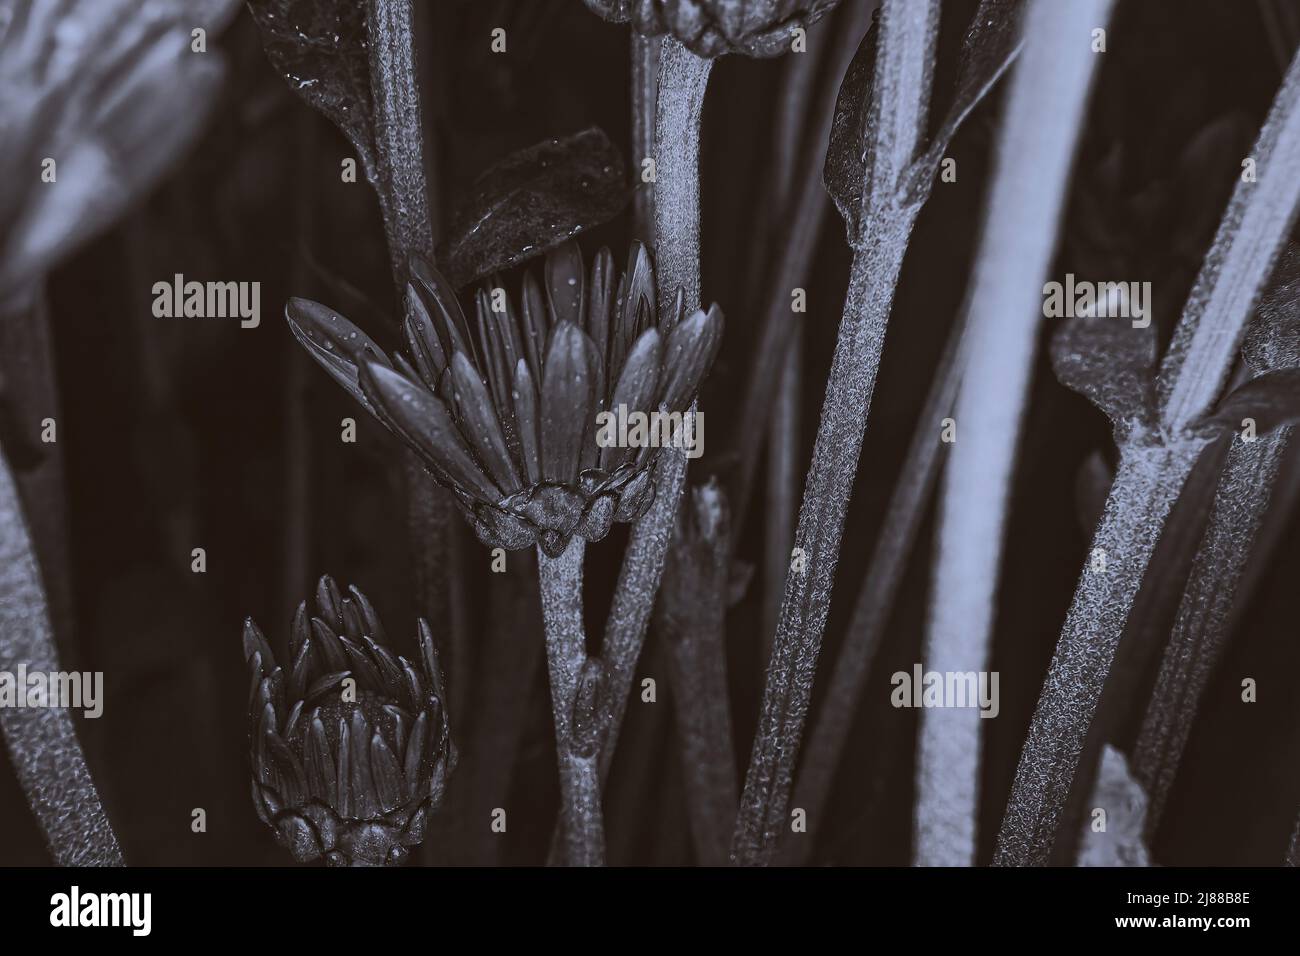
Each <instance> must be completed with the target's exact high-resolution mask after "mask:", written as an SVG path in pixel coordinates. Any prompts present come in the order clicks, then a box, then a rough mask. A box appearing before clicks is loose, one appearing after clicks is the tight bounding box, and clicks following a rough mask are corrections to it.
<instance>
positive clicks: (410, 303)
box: [402, 282, 447, 391]
mask: <svg viewBox="0 0 1300 956" xmlns="http://www.w3.org/2000/svg"><path fill="white" fill-rule="evenodd" d="M402 331H403V332H404V333H405V335H406V348H407V351H409V352H410V353H411V358H412V359H414V361H415V366H416V368H417V369H418V370H419V372H420V378H421V380H422V381H423V382H424V384H425V385H427V386H429V391H434V390H436V389H437V387H438V379H439V378H441V376H442V372H443V369H445V368H446V367H447V353H446V352H445V351H443V347H442V342H441V341H440V340H439V339H438V333H437V330H436V328H435V327H434V324H433V318H432V317H431V316H430V315H429V309H428V307H427V306H426V305H425V304H424V299H423V298H422V297H421V296H420V293H419V292H417V291H416V288H415V286H414V285H412V284H411V283H409V282H408V283H407V284H406V321H405V322H403V323H402Z"/></svg>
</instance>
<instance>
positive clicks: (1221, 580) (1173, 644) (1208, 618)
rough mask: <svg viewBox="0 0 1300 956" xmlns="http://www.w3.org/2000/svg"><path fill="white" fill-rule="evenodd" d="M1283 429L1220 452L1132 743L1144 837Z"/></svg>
mask: <svg viewBox="0 0 1300 956" xmlns="http://www.w3.org/2000/svg"><path fill="white" fill-rule="evenodd" d="M1291 431H1292V429H1291V428H1287V427H1283V428H1279V429H1277V430H1276V431H1274V432H1271V433H1269V434H1267V435H1262V436H1260V437H1258V438H1257V439H1256V440H1254V441H1251V442H1246V441H1241V440H1239V439H1238V438H1234V439H1233V441H1232V445H1231V447H1230V448H1229V450H1228V458H1227V462H1226V464H1225V465H1224V469H1223V475H1222V477H1221V478H1220V480H1219V486H1218V489H1217V491H1216V492H1215V496H1214V504H1213V505H1212V506H1211V510H1210V516H1209V519H1208V523H1207V527H1206V530H1205V535H1204V537H1203V538H1202V539H1201V543H1200V545H1199V546H1198V547H1197V549H1196V557H1195V558H1194V559H1193V563H1192V570H1191V573H1190V574H1189V575H1188V578H1187V584H1186V587H1185V588H1184V590H1183V597H1182V602H1181V603H1180V604H1179V607H1178V616H1177V618H1176V619H1175V621H1174V628H1173V633H1172V634H1171V635H1170V637H1169V643H1168V645H1167V646H1166V648H1165V653H1164V656H1163V658H1162V659H1161V662H1160V671H1159V675H1158V676H1157V678H1156V684H1155V688H1154V689H1153V691H1152V695H1151V699H1150V701H1149V702H1148V704H1147V709H1146V715H1145V717H1144V718H1143V720H1142V728H1141V730H1140V731H1139V732H1138V738H1137V742H1136V744H1135V745H1134V748H1133V759H1132V766H1133V772H1134V775H1135V776H1136V777H1137V779H1138V782H1139V783H1141V784H1142V786H1143V788H1144V789H1145V790H1146V793H1147V798H1148V804H1147V816H1146V835H1147V838H1148V839H1150V837H1151V836H1152V835H1154V833H1155V832H1156V829H1157V827H1158V826H1159V824H1160V817H1161V815H1162V814H1163V812H1164V808H1165V802H1166V799H1167V798H1168V796H1169V789H1170V787H1171V786H1172V785H1173V782H1174V777H1175V775H1176V774H1177V772H1178V767H1179V764H1180V763H1181V762H1182V756H1183V751H1184V749H1185V748H1186V746H1187V738H1188V736H1189V735H1190V734H1191V729H1192V724H1193V722H1194V721H1195V719H1196V714H1197V712H1198V710H1199V708H1200V703H1201V695H1202V694H1203V693H1204V691H1205V687H1206V685H1207V684H1208V683H1209V680H1210V675H1211V674H1212V673H1213V671H1214V668H1215V666H1216V665H1217V664H1218V662H1219V660H1220V659H1221V657H1222V655H1223V650H1224V647H1225V646H1226V645H1227V641H1228V636H1229V634H1230V633H1231V632H1230V630H1229V627H1228V621H1229V618H1230V616H1231V613H1232V609H1233V606H1234V604H1235V602H1236V599H1237V595H1238V590H1239V589H1238V585H1239V584H1240V583H1241V579H1242V574H1243V572H1244V571H1245V567H1246V563H1247V561H1248V559H1249V558H1250V554H1251V551H1252V550H1254V547H1255V544H1256V538H1257V535H1258V534H1259V530H1260V528H1261V527H1262V526H1263V524H1264V518H1265V516H1266V515H1267V513H1268V511H1269V507H1270V505H1271V504H1272V492H1273V487H1274V485H1275V483H1276V481H1277V476H1278V474H1279V472H1280V470H1281V466H1282V462H1283V460H1284V459H1285V457H1286V452H1287V444H1288V442H1289V440H1290V437H1291Z"/></svg>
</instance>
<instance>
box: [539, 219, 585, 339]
mask: <svg viewBox="0 0 1300 956" xmlns="http://www.w3.org/2000/svg"><path fill="white" fill-rule="evenodd" d="M545 276H546V297H547V300H548V301H549V303H550V306H551V324H552V325H560V324H562V323H564V322H572V323H573V324H574V325H576V326H577V327H578V328H582V327H583V326H584V325H585V324H586V321H585V316H584V313H585V312H586V308H585V306H586V301H585V300H586V298H587V294H586V288H585V286H586V281H585V279H586V276H585V271H584V267H583V264H582V250H581V249H579V248H578V244H577V243H576V242H574V241H572V240H570V241H568V242H566V243H564V244H563V245H560V246H557V247H556V248H555V249H553V250H551V252H550V253H549V254H548V255H547V256H546V266H545Z"/></svg>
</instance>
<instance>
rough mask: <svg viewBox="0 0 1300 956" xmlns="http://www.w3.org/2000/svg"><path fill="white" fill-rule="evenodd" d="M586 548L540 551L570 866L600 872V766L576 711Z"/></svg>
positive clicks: (578, 543) (580, 544)
mask: <svg viewBox="0 0 1300 956" xmlns="http://www.w3.org/2000/svg"><path fill="white" fill-rule="evenodd" d="M586 544H587V543H586V541H584V540H583V539H582V538H581V537H579V536H577V535H574V536H573V538H572V539H570V541H569V546H568V547H567V548H565V549H564V553H563V554H561V555H560V556H559V557H558V558H548V557H547V556H546V554H545V552H543V551H542V550H541V549H540V548H538V550H537V574H538V580H539V581H540V583H541V592H542V624H543V625H544V626H545V628H546V667H547V672H548V673H549V675H550V681H551V716H552V717H553V718H554V720H555V754H556V758H557V760H558V761H559V765H560V800H561V810H560V814H561V820H562V823H563V827H564V845H565V849H566V851H567V860H568V862H569V864H570V865H572V866H600V865H602V864H603V863H604V861H605V835H604V826H603V824H602V822H601V815H600V793H599V790H600V788H599V785H598V782H597V776H598V775H597V772H596V760H595V757H594V755H591V756H588V755H585V754H582V753H580V751H579V749H578V748H576V747H575V741H574V720H573V718H574V705H575V703H576V701H577V697H578V681H579V678H580V677H581V676H582V671H583V666H584V665H585V664H586V662H587V639H586V635H585V632H584V631H583V626H582V556H583V553H584V551H585V550H586Z"/></svg>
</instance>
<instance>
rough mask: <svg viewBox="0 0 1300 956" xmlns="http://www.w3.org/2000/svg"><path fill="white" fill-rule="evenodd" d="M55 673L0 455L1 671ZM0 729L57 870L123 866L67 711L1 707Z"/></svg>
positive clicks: (27, 545)
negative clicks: (57, 866)
mask: <svg viewBox="0 0 1300 956" xmlns="http://www.w3.org/2000/svg"><path fill="white" fill-rule="evenodd" d="M20 666H22V667H25V668H26V669H27V670H28V671H29V672H32V673H36V672H40V673H54V672H55V671H58V670H59V657H58V653H57V651H56V650H55V647H54V639H53V636H52V634H51V633H50V620H49V610H48V608H47V606H46V602H45V591H44V589H43V588H42V586H41V576H40V572H39V570H38V569H37V565H36V559H35V556H34V554H33V551H32V539H31V536H30V534H29V533H28V530H27V525H26V523H25V522H24V521H23V516H22V510H21V505H20V504H19V501H18V490H17V487H16V486H15V484H14V479H13V474H12V472H11V471H10V470H9V462H8V460H7V459H6V458H5V456H4V453H3V452H2V451H0V669H2V670H5V671H8V672H10V673H13V672H15V671H17V670H18V668H19V667H20ZM0 726H2V727H3V729H4V737H5V743H6V745H7V746H8V748H9V756H10V759H11V760H12V762H13V766H14V769H15V771H17V774H18V779H19V781H20V782H21V783H22V785H23V790H24V791H25V792H26V794H27V799H28V800H29V801H30V802H31V806H32V811H33V813H34V814H35V816H36V819H37V822H39V823H40V825H41V829H42V830H44V832H45V840H46V843H47V844H48V845H49V848H50V853H51V854H52V855H53V857H54V862H55V863H56V864H58V865H59V866H122V865H123V861H122V850H121V848H120V847H119V846H118V842H117V837H116V835H115V834H114V833H113V827H112V825H111V824H110V823H109V820H108V816H107V814H105V812H104V807H103V805H102V804H101V803H100V799H99V793H98V792H97V791H96V789H95V782H94V780H92V779H91V776H90V769H89V768H88V767H87V766H86V757H85V754H84V753H83V752H82V749H81V744H80V743H79V742H78V740H77V731H76V728H75V726H74V725H73V722H72V717H71V715H70V714H69V712H68V711H67V710H65V709H63V708H61V707H24V708H14V707H3V708H0Z"/></svg>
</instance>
